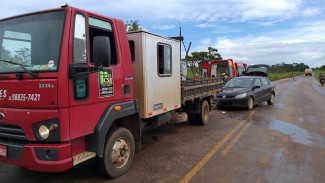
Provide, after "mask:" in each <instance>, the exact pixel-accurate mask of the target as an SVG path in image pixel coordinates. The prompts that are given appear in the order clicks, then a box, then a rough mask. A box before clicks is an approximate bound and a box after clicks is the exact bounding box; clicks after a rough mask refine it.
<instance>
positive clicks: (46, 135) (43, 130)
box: [38, 125, 50, 140]
mask: <svg viewBox="0 0 325 183" xmlns="http://www.w3.org/2000/svg"><path fill="white" fill-rule="evenodd" d="M38 133H39V136H40V137H41V138H42V139H44V140H45V139H47V138H49V135H50V130H49V129H48V128H47V126H45V125H41V126H40V127H39V129H38Z"/></svg>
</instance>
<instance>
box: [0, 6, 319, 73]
mask: <svg viewBox="0 0 325 183" xmlns="http://www.w3.org/2000/svg"><path fill="white" fill-rule="evenodd" d="M66 3H68V4H69V5H70V6H74V7H77V8H81V9H85V10H88V11H92V12H95V13H99V14H103V15H105V16H108V17H112V18H119V19H122V20H123V21H130V20H138V21H139V24H140V25H141V27H142V28H143V29H144V30H146V31H149V32H153V33H156V34H159V35H162V36H165V37H172V36H178V35H179V27H180V26H181V27H182V35H183V36H184V39H185V40H184V41H185V45H186V46H188V44H189V43H190V42H192V46H191V49H190V53H191V52H193V51H207V47H209V46H211V47H214V48H217V49H218V50H219V53H220V54H221V55H222V57H223V58H224V59H233V60H235V61H238V62H245V63H247V64H249V65H250V64H269V65H274V64H277V63H281V62H286V63H287V64H291V63H305V64H306V65H308V66H310V67H311V68H314V67H320V66H322V65H325V0H200V1H198V0H196V1H194V0H159V1H155V0H105V1H104V0H64V1H62V0H46V1H41V0H38V1H37V0H28V1H21V0H10V1H5V0H2V2H1V7H0V19H2V18H5V17H8V16H12V15H17V14H22V13H27V12H31V11H37V10H43V9H49V8H56V7H60V6H61V5H64V4H66ZM182 55H184V50H183V54H182Z"/></svg>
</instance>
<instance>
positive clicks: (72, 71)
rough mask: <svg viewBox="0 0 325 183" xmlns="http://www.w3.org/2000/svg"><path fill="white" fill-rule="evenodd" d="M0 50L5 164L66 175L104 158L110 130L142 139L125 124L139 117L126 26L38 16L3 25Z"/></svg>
mask: <svg viewBox="0 0 325 183" xmlns="http://www.w3.org/2000/svg"><path fill="white" fill-rule="evenodd" d="M0 45H1V52H0V91H1V92H0V93H1V95H0V152H1V153H0V161H2V162H7V163H11V164H16V165H19V166H23V167H26V168H28V169H30V170H34V171H45V172H60V171H64V170H67V169H70V168H71V167H72V166H73V165H76V164H78V163H80V162H82V161H84V160H86V159H89V158H91V157H94V156H98V157H103V153H104V148H105V136H106V134H107V131H108V129H109V128H110V127H111V126H120V127H121V126H124V127H125V128H126V129H129V130H128V132H130V133H131V134H132V136H133V138H134V139H135V141H137V139H139V138H140V132H139V127H137V126H139V125H137V121H131V120H129V121H127V120H126V119H124V118H123V117H124V116H125V115H127V116H128V119H131V118H132V117H133V118H136V116H138V115H137V107H136V104H135V101H134V100H133V80H132V78H133V72H132V64H131V56H130V51H129V44H128V38H127V35H126V31H125V28H124V23H123V22H122V20H119V19H114V18H109V17H105V16H102V15H99V14H95V13H91V12H88V11H85V10H81V9H77V8H73V7H70V6H63V7H61V8H58V9H51V10H46V11H40V12H33V13H30V14H24V15H19V16H15V17H9V18H6V19H2V20H0ZM122 50H123V51H122ZM122 113H123V114H122ZM117 119H119V120H120V121H123V123H122V122H121V123H117V121H118V120H117ZM131 122H133V123H131ZM134 126H136V127H134ZM103 136H104V137H103ZM132 140H133V139H132ZM117 164H119V163H118V162H117ZM120 164H121V163H120ZM113 176H114V175H113Z"/></svg>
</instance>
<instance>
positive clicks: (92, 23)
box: [88, 17, 118, 67]
mask: <svg viewBox="0 0 325 183" xmlns="http://www.w3.org/2000/svg"><path fill="white" fill-rule="evenodd" d="M88 22H89V48H90V61H91V63H93V40H94V37H96V36H107V37H108V38H109V40H110V43H111V54H112V58H111V63H110V65H117V63H118V61H117V52H116V44H115V37H114V32H113V28H112V24H111V23H110V22H108V21H104V20H101V19H97V18H93V17H89V18H88ZM107 65H108V64H103V66H104V67H106V66H107Z"/></svg>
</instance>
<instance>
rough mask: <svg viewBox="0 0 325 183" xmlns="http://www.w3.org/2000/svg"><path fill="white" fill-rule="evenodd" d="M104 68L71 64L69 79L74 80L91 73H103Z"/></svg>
mask: <svg viewBox="0 0 325 183" xmlns="http://www.w3.org/2000/svg"><path fill="white" fill-rule="evenodd" d="M102 70H103V67H102V66H98V67H88V66H87V65H77V64H70V65H69V78H70V79H73V78H75V77H77V76H83V75H88V74H91V73H95V72H99V71H102Z"/></svg>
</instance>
